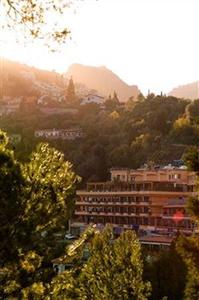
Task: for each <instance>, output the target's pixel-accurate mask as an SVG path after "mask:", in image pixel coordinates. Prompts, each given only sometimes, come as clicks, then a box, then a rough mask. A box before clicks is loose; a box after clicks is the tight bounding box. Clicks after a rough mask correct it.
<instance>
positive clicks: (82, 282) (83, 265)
mask: <svg viewBox="0 0 199 300" xmlns="http://www.w3.org/2000/svg"><path fill="white" fill-rule="evenodd" d="M86 249H87V250H89V258H88V259H87V261H86V262H85V260H84V261H83V260H82V258H83V253H84V251H85V250H86ZM68 256H70V257H71V260H70V261H71V262H73V263H74V264H75V265H74V267H73V268H72V269H71V270H70V271H65V272H63V273H62V274H60V275H59V276H58V277H57V278H55V281H54V282H53V284H52V293H53V295H54V296H55V297H56V299H63V298H64V297H65V299H79V300H80V299H85V300H86V299H88V300H90V299H93V300H102V299H104V300H107V299H111V300H120V299H122V300H125V299H126V300H127V299H131V300H134V299H136V300H144V299H147V297H148V296H149V294H150V284H149V283H148V282H144V281H143V279H142V271H143V264H142V260H141V251H140V244H139V242H138V240H137V238H136V235H135V233H133V232H132V231H126V232H124V233H123V234H122V235H121V236H120V237H119V238H118V239H116V240H113V232H112V230H111V228H110V227H107V228H105V229H104V230H103V232H99V231H98V230H96V229H94V228H90V229H88V231H87V232H85V233H84V234H83V236H82V237H81V238H80V240H79V241H77V242H76V243H75V244H74V245H72V246H71V247H70V248H69V250H68ZM65 259H66V260H65V262H67V261H68V259H67V256H66V257H65Z"/></svg>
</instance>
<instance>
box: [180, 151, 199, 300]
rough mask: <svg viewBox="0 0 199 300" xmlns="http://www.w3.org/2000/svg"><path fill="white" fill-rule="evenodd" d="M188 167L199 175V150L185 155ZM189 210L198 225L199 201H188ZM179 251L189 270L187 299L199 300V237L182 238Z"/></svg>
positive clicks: (193, 199)
mask: <svg viewBox="0 0 199 300" xmlns="http://www.w3.org/2000/svg"><path fill="white" fill-rule="evenodd" d="M184 160H185V162H186V164H187V165H188V167H189V168H190V169H191V170H193V171H195V172H196V173H197V175H198V174H199V150H198V148H196V147H195V148H190V149H189V150H188V151H187V153H186V154H185V155H184ZM188 210H189V212H190V214H191V216H192V217H193V220H194V221H195V222H196V224H197V223H198V221H199V199H198V196H196V197H192V198H190V199H189V201H188ZM177 247H178V251H179V253H180V254H181V255H182V257H183V259H184V261H185V264H186V266H187V269H188V274H187V282H186V288H185V299H186V300H188V299H193V300H196V299H199V238H198V236H195V235H193V236H191V237H184V236H182V237H181V238H180V239H179V242H178V245H177Z"/></svg>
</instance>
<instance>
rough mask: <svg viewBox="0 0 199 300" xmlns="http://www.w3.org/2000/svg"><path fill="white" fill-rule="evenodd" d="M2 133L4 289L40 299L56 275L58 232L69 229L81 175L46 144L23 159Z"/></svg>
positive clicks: (8, 294) (0, 291)
mask: <svg viewBox="0 0 199 300" xmlns="http://www.w3.org/2000/svg"><path fill="white" fill-rule="evenodd" d="M0 137H1V144H0V224H1V226H0V238H1V245H0V266H1V268H0V282H1V286H0V295H1V296H3V298H9V299H11V298H12V297H16V298H17V299H20V297H22V295H24V299H31V297H32V296H31V295H32V293H33V294H34V295H35V297H36V298H34V299H38V298H37V296H38V295H40V294H41V295H43V293H44V291H45V289H46V287H45V285H46V284H47V283H48V282H50V281H51V279H52V277H53V276H54V275H55V274H54V272H53V269H52V266H51V260H52V259H53V258H55V257H56V255H57V253H58V252H59V251H57V249H56V248H57V245H56V238H55V233H57V232H59V231H60V230H64V231H66V229H67V221H68V219H69V217H70V215H71V213H72V210H73V206H74V195H75V186H76V184H77V182H78V180H79V178H78V177H77V176H76V175H75V173H74V172H73V171H72V166H71V164H70V163H68V162H65V161H64V156H63V154H62V153H60V152H59V151H57V150H55V149H52V148H50V147H49V146H48V145H47V144H41V145H39V146H38V147H37V150H36V151H35V152H34V153H33V154H32V156H31V158H30V161H29V162H27V163H25V164H21V163H19V162H17V161H16V160H15V158H14V153H13V152H12V151H11V150H9V148H8V144H7V141H6V137H5V136H4V134H3V133H0ZM62 251H64V248H63V249H62ZM36 295H37V296H36Z"/></svg>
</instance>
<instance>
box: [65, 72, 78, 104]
mask: <svg viewBox="0 0 199 300" xmlns="http://www.w3.org/2000/svg"><path fill="white" fill-rule="evenodd" d="M66 101H67V102H68V103H71V104H73V103H75V102H76V101H77V96H76V94H75V85H74V82H73V78H72V77H71V78H70V80H69V83H68V86H67V89H66Z"/></svg>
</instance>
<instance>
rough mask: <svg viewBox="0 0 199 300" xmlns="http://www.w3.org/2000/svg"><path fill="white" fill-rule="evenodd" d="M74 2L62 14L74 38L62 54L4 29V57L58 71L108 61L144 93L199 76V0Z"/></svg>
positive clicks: (128, 81)
mask: <svg viewBox="0 0 199 300" xmlns="http://www.w3.org/2000/svg"><path fill="white" fill-rule="evenodd" d="M74 2H75V3H74V6H73V7H71V8H70V9H69V10H68V12H67V15H65V16H64V17H63V22H65V23H66V25H67V26H68V27H69V29H70V30H71V40H68V42H67V43H66V44H65V45H64V46H62V47H61V49H60V51H59V52H57V53H50V52H48V50H47V49H46V48H44V47H42V46H41V45H40V44H39V43H34V44H33V45H32V44H31V45H28V46H26V47H24V42H23V40H21V41H20V43H18V44H16V42H15V41H14V38H13V35H12V34H10V35H9V36H8V35H7V34H5V33H4V34H3V33H1V49H0V50H1V55H3V56H4V57H7V58H10V59H12V60H17V61H20V62H24V63H27V64H29V65H33V66H36V67H39V68H43V69H49V70H56V71H59V72H64V71H66V70H67V68H68V66H69V65H71V64H72V63H81V64H85V65H91V66H101V65H103V66H106V67H107V68H109V69H111V70H112V71H113V72H115V73H116V74H117V75H118V76H119V77H120V78H121V79H123V80H124V81H126V82H127V83H128V84H136V85H138V87H139V88H140V89H141V90H142V91H143V92H144V93H146V92H147V91H148V89H150V91H153V92H156V93H160V92H161V91H163V92H165V93H167V92H169V91H170V90H171V89H172V88H173V87H175V86H178V85H181V84H185V83H189V82H193V81H196V80H198V79H199V59H198V53H199V39H198V28H199V18H198V12H199V1H198V0H98V1H95V0H90V1H89V0H87V1H74Z"/></svg>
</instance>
